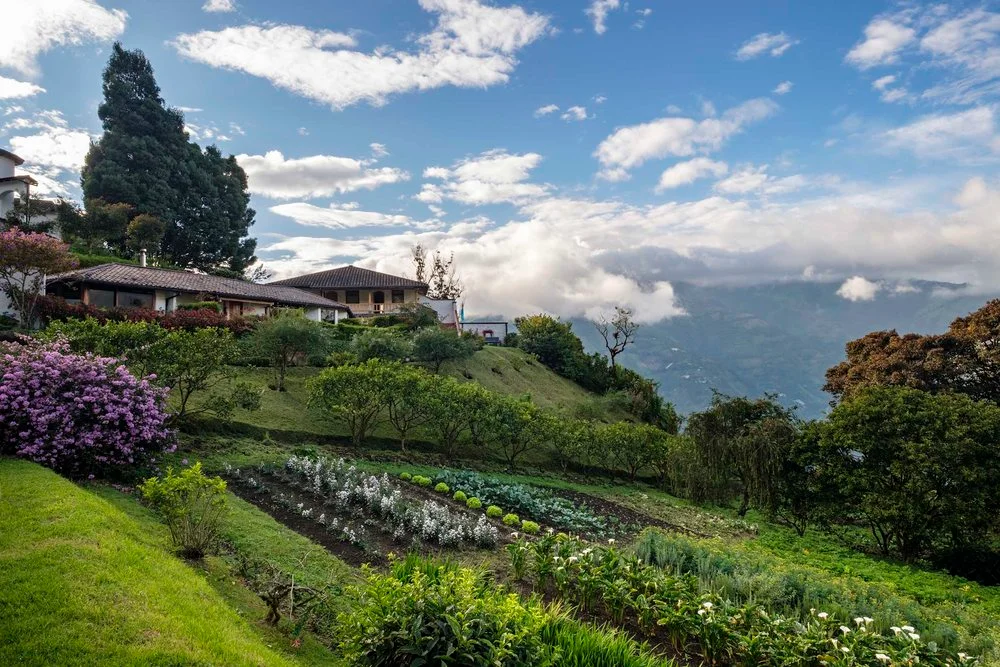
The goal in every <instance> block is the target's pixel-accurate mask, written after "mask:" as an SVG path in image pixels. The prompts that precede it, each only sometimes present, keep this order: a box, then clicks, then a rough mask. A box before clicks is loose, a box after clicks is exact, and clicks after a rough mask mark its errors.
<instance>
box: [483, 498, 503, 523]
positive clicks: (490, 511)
mask: <svg viewBox="0 0 1000 667" xmlns="http://www.w3.org/2000/svg"><path fill="white" fill-rule="evenodd" d="M477 500H478V499H477ZM486 516H488V517H490V518H491V519H499V518H500V517H501V516H503V510H502V509H500V508H499V507H497V506H496V505H490V506H489V507H487V508H486Z"/></svg>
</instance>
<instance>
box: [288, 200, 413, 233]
mask: <svg viewBox="0 0 1000 667" xmlns="http://www.w3.org/2000/svg"><path fill="white" fill-rule="evenodd" d="M270 210H271V213H274V214H275V215H280V216H284V217H286V218H291V219H293V220H295V222H297V223H299V224H300V225H306V226H310V227H328V228H330V229H354V228H357V227H398V226H411V225H413V224H414V222H413V220H412V219H411V218H409V217H408V216H405V215H392V214H385V213H377V212H375V211H362V210H359V209H358V207H357V206H352V205H340V206H338V205H337V204H330V206H329V207H327V208H322V207H320V206H313V205H312V204H307V203H305V202H295V203H293V204H279V205H277V206H272V207H271V209H270Z"/></svg>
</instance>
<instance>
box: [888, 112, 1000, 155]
mask: <svg viewBox="0 0 1000 667" xmlns="http://www.w3.org/2000/svg"><path fill="white" fill-rule="evenodd" d="M994 113H995V112H994V110H993V108H991V107H987V106H980V107H973V108H971V109H967V110H965V111H958V112H955V113H950V114H949V113H940V114H928V115H925V116H921V117H920V118H918V119H917V120H915V121H913V122H912V123H909V124H907V125H903V126H901V127H897V128H894V129H892V130H888V131H887V132H885V133H884V134H883V135H882V136H881V140H882V142H883V144H884V145H885V146H886V147H887V148H889V149H891V150H908V151H912V152H913V153H914V154H916V155H918V156H920V157H924V158H932V159H944V160H951V159H955V158H966V159H976V158H983V157H990V154H991V153H992V154H993V156H995V155H996V154H997V153H1000V143H998V136H997V132H996V127H995V123H994Z"/></svg>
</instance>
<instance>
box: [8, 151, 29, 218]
mask: <svg viewBox="0 0 1000 667" xmlns="http://www.w3.org/2000/svg"><path fill="white" fill-rule="evenodd" d="M22 164H24V160H22V159H21V158H19V157H18V156H16V155H14V154H13V153H11V152H10V151H5V150H4V149H2V148H0V218H6V217H7V214H8V213H9V212H10V211H11V210H13V208H14V200H15V199H16V198H17V197H20V198H21V199H22V200H27V199H28V195H29V194H30V192H31V186H32V185H38V182H37V181H35V179H33V178H32V177H31V176H26V175H24V174H20V175H18V174H15V173H14V172H15V170H16V168H17V167H20V166H21V165H22Z"/></svg>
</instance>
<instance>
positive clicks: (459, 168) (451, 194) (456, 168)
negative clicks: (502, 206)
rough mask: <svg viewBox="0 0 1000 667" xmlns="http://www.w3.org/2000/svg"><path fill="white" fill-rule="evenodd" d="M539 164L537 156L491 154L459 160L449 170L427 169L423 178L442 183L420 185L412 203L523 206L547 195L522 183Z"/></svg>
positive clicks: (504, 152)
mask: <svg viewBox="0 0 1000 667" xmlns="http://www.w3.org/2000/svg"><path fill="white" fill-rule="evenodd" d="M541 161H542V156H541V155H539V154H538V153H524V154H520V155H518V154H512V153H508V152H506V151H503V150H499V149H497V150H492V151H487V152H486V153H482V154H480V155H477V156H475V157H471V158H467V159H465V160H461V161H459V162H457V163H456V164H455V165H453V166H452V167H451V168H447V167H428V168H427V169H425V170H424V178H428V179H436V180H440V181H442V183H424V184H423V186H422V188H421V190H420V193H419V194H417V195H416V199H417V200H419V201H422V202H424V203H425V204H440V203H441V202H442V201H444V200H445V199H452V200H455V201H459V202H462V203H465V204H474V205H481V204H496V203H500V202H524V201H527V200H530V199H533V198H536V197H541V196H542V195H544V194H546V193H547V192H548V188H547V187H546V186H544V185H538V184H536V183H528V182H526V181H527V179H528V177H529V176H530V175H531V171H532V170H533V169H534V168H535V167H537V166H538V165H539V164H540V163H541Z"/></svg>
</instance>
